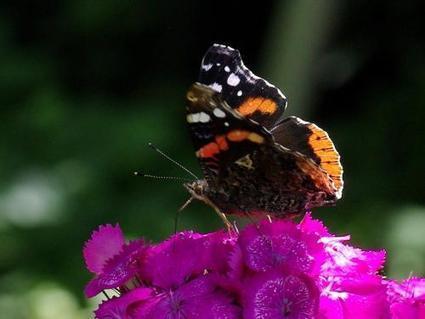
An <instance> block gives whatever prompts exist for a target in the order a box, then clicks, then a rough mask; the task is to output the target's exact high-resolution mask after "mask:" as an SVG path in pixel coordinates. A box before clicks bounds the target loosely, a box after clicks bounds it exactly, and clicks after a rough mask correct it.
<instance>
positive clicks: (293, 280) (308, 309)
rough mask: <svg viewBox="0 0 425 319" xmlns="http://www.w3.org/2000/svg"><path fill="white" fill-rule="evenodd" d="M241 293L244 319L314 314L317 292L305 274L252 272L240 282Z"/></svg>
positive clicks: (306, 318)
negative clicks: (253, 273) (252, 274)
mask: <svg viewBox="0 0 425 319" xmlns="http://www.w3.org/2000/svg"><path fill="white" fill-rule="evenodd" d="M243 295H244V297H243V317H244V318H245V319H258V318H262V319H312V318H316V316H317V314H318V305H319V303H318V301H319V300H318V299H319V293H318V290H317V287H316V286H315V284H314V282H313V280H311V279H310V278H309V277H307V276H305V275H293V274H289V273H288V274H284V273H281V272H277V271H270V272H266V273H260V274H256V275H255V276H254V277H253V278H251V279H250V280H248V282H247V283H246V285H245V286H244V292H243Z"/></svg>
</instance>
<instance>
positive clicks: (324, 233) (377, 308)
mask: <svg viewBox="0 0 425 319" xmlns="http://www.w3.org/2000/svg"><path fill="white" fill-rule="evenodd" d="M349 238H350V237H349V236H344V237H336V236H334V235H332V234H331V233H329V231H328V230H327V229H326V227H325V226H324V225H323V224H322V223H321V222H320V221H318V220H315V219H313V218H312V217H311V215H310V214H306V216H305V217H304V219H303V220H302V221H301V222H300V223H299V224H297V223H295V222H293V221H290V220H279V221H273V222H269V221H261V222H259V223H258V225H248V226H247V227H246V228H245V229H243V230H242V231H241V232H240V234H236V233H233V234H229V233H228V232H224V231H217V232H212V233H209V234H199V233H194V232H191V231H186V232H181V233H178V234H175V235H172V236H171V237H170V238H169V239H167V240H165V241H163V242H161V243H159V244H156V245H146V244H145V242H144V241H143V240H141V239H139V240H135V241H133V242H129V243H125V240H124V236H123V234H122V231H121V229H120V228H119V226H118V225H116V226H111V225H105V226H100V227H99V229H98V230H96V231H94V232H93V234H92V236H91V238H90V240H88V242H87V243H86V244H85V247H84V250H83V254H84V259H85V262H86V266H87V268H88V270H89V271H91V272H92V273H94V274H95V277H94V278H93V279H92V280H91V281H90V282H89V283H88V284H87V286H86V289H85V293H86V295H87V296H88V297H91V296H94V295H96V294H98V293H99V292H101V291H102V290H104V289H116V290H117V291H118V292H119V293H120V296H119V297H114V298H112V299H111V300H107V301H104V302H102V304H101V305H100V306H99V309H98V310H96V312H95V314H96V317H97V318H99V319H107V318H108V319H109V318H117V319H120V318H126V319H154V318H155V319H156V318H159V319H181V318H185V319H195V318H200V319H242V318H245V319H280V318H282V319H401V318H403V319H404V318H406V319H425V279H419V278H411V279H408V280H405V281H403V282H401V283H398V282H395V281H391V280H386V279H385V278H384V277H383V276H382V275H381V274H380V271H381V270H382V268H383V265H384V262H385V251H383V250H381V251H367V250H362V249H359V248H355V247H352V246H350V245H348V244H347V243H346V242H347V241H348V240H349Z"/></svg>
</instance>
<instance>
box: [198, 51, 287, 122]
mask: <svg viewBox="0 0 425 319" xmlns="http://www.w3.org/2000/svg"><path fill="white" fill-rule="evenodd" d="M198 80H199V82H200V83H202V84H204V85H207V86H209V87H211V88H212V89H213V90H215V91H216V92H218V93H220V94H221V95H222V96H223V99H224V100H225V101H226V103H227V104H228V105H229V106H230V107H231V108H232V109H234V110H236V111H237V112H238V113H239V114H241V115H242V116H244V117H246V118H249V119H251V120H254V121H256V122H257V123H259V124H260V125H262V126H264V127H265V128H267V129H271V128H272V127H273V126H274V124H275V123H276V121H277V120H279V119H280V117H281V116H282V114H283V112H284V110H285V108H286V104H287V103H286V98H285V96H284V95H283V94H282V92H281V91H280V90H279V89H278V88H276V87H275V86H273V85H271V84H270V83H268V82H267V81H266V80H264V79H262V78H260V77H258V76H256V75H255V74H253V73H252V72H251V71H250V70H249V69H248V68H247V67H245V65H244V63H243V61H242V59H241V55H240V53H239V51H238V50H235V49H233V48H230V47H227V46H223V45H217V44H215V45H213V46H211V47H210V48H209V50H208V51H207V52H206V53H205V55H204V58H203V60H202V64H201V69H200V73H199V79H198Z"/></svg>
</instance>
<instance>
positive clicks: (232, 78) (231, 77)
mask: <svg viewBox="0 0 425 319" xmlns="http://www.w3.org/2000/svg"><path fill="white" fill-rule="evenodd" d="M240 81H241V79H240V78H239V77H238V76H237V75H236V74H234V73H230V75H229V77H228V78H227V84H229V85H230V86H236V85H238V84H239V82H240Z"/></svg>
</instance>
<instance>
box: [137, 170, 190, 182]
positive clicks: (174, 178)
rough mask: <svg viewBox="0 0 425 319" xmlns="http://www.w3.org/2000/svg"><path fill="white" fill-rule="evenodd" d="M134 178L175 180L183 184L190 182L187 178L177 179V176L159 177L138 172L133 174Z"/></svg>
mask: <svg viewBox="0 0 425 319" xmlns="http://www.w3.org/2000/svg"><path fill="white" fill-rule="evenodd" d="M133 174H134V175H135V176H140V177H147V178H153V179H168V180H170V179H171V180H177V181H185V182H190V181H192V180H191V179H189V178H184V177H177V176H160V175H152V174H143V173H140V172H138V171H136V172H134V173H133Z"/></svg>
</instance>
